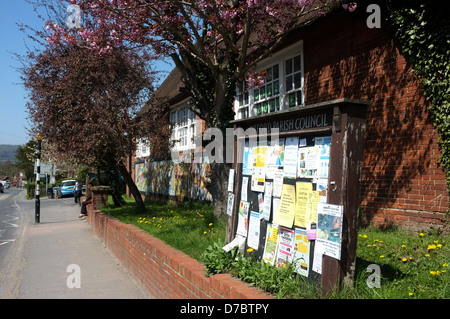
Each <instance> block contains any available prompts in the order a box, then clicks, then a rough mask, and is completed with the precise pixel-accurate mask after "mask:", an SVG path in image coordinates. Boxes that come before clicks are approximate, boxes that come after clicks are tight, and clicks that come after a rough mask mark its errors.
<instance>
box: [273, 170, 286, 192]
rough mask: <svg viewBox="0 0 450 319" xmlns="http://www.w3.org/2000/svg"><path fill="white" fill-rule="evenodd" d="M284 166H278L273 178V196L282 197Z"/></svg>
mask: <svg viewBox="0 0 450 319" xmlns="http://www.w3.org/2000/svg"><path fill="white" fill-rule="evenodd" d="M283 175H284V173H283V168H277V169H276V170H275V176H274V179H273V186H272V187H273V189H272V196H274V197H281V191H282V190H283Z"/></svg>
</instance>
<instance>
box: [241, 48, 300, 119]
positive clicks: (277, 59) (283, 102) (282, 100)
mask: <svg viewBox="0 0 450 319" xmlns="http://www.w3.org/2000/svg"><path fill="white" fill-rule="evenodd" d="M303 55H304V54H303V41H299V42H297V43H295V44H293V45H291V46H289V47H287V48H285V49H283V50H281V51H279V52H276V53H275V54H273V55H272V56H271V57H270V58H268V59H266V60H264V61H262V62H261V63H259V65H258V66H257V68H256V73H258V72H261V71H263V70H268V69H270V68H273V67H274V66H276V65H278V72H279V76H278V81H279V95H278V97H279V107H277V106H278V104H277V103H275V105H274V106H272V105H271V104H270V103H271V102H270V101H271V100H273V97H274V96H275V95H274V94H272V97H267V84H265V85H264V86H265V87H266V96H265V98H264V99H263V100H261V99H259V100H258V101H256V100H255V91H256V90H255V89H250V90H247V91H245V92H242V90H241V89H240V88H237V89H236V98H235V103H234V106H235V112H236V114H235V119H237V120H240V119H244V118H251V117H256V116H260V115H263V114H270V113H276V112H278V111H283V110H288V109H290V108H294V107H304V106H305V94H304V93H305V86H304V83H305V71H304V70H305V68H304V63H303ZM297 56H300V70H298V71H296V72H295V73H299V74H300V87H298V88H295V89H294V90H290V91H286V89H287V88H286V84H287V83H286V77H287V76H288V75H292V73H289V74H287V73H286V61H288V60H292V59H294V58H295V57H297ZM269 80H270V77H269ZM267 83H269V81H268V82H267ZM272 83H274V81H273V79H272ZM240 86H241V87H242V86H243V85H240ZM273 89H274V87H273V86H272V90H273ZM258 90H259V89H258ZM246 93H248V103H242V102H241V101H242V100H243V98H242V97H243V96H244V94H246ZM292 93H294V94H295V95H296V101H295V102H296V103H295V105H294V106H293V107H289V96H290V94H292ZM261 102H263V105H262V108H261V112H258V106H259V103H261ZM265 102H268V103H267V106H266V105H264V103H265ZM271 106H272V107H271ZM245 115H247V116H245Z"/></svg>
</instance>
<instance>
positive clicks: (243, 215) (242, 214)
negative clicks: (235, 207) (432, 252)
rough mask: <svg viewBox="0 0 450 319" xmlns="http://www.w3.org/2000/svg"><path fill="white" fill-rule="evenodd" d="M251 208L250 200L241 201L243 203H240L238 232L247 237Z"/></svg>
mask: <svg viewBox="0 0 450 319" xmlns="http://www.w3.org/2000/svg"><path fill="white" fill-rule="evenodd" d="M249 208H250V203H249V202H244V201H241V203H240V204H239V212H238V226H237V231H236V234H237V235H240V236H243V237H247V230H248V211H249Z"/></svg>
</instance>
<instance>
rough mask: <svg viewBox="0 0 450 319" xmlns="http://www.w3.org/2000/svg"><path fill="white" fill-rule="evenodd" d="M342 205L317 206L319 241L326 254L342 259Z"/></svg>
mask: <svg viewBox="0 0 450 319" xmlns="http://www.w3.org/2000/svg"><path fill="white" fill-rule="evenodd" d="M342 217H343V207H342V205H331V204H318V205H317V240H316V242H319V243H321V244H322V245H323V247H324V254H325V255H327V256H330V257H333V258H336V259H340V258H341V242H342Z"/></svg>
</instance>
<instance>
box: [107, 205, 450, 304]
mask: <svg viewBox="0 0 450 319" xmlns="http://www.w3.org/2000/svg"><path fill="white" fill-rule="evenodd" d="M126 202H127V203H126V205H124V206H122V207H119V208H114V207H112V205H110V208H105V209H103V210H102V211H103V212H104V213H106V214H109V215H112V216H114V217H115V218H117V219H119V220H120V221H122V222H124V223H128V224H133V225H135V226H137V227H139V228H141V229H143V230H144V231H146V232H148V233H149V234H151V235H153V236H155V237H157V238H159V239H161V240H163V241H164V242H165V243H167V244H168V245H170V246H172V247H174V248H176V249H178V250H180V251H182V252H184V253H185V254H187V255H189V256H191V257H193V258H195V259H197V260H199V261H201V262H203V263H204V264H205V266H206V268H207V272H208V273H210V274H213V273H219V272H231V273H232V274H233V275H234V276H236V277H238V278H240V279H241V280H243V281H246V282H248V283H250V284H252V285H256V286H258V287H260V288H262V289H264V290H265V291H267V292H270V293H272V294H274V295H275V296H276V297H278V298H320V290H319V289H318V287H317V285H313V284H311V283H309V282H307V281H306V280H305V279H304V278H303V277H302V276H300V275H296V274H295V273H294V272H293V268H292V267H287V268H286V269H280V268H276V267H272V266H270V267H269V266H267V265H264V264H261V263H259V262H257V261H256V260H254V259H251V258H250V259H244V258H242V259H238V260H236V258H235V256H233V258H230V256H229V254H225V253H224V252H223V250H222V249H221V247H222V246H223V244H224V238H225V230H226V221H225V220H224V219H217V218H216V217H215V216H214V212H213V208H212V207H211V206H210V205H206V204H198V203H194V204H189V203H187V204H178V205H171V204H167V203H154V202H152V203H147V204H146V208H147V213H146V215H140V214H139V213H138V212H137V210H136V209H135V204H134V200H133V199H130V198H126ZM358 236H359V237H358V248H357V260H356V272H355V285H354V287H353V288H344V289H341V290H340V291H337V292H335V293H334V294H332V295H330V296H329V297H330V298H341V299H410V298H413V299H414V298H417V299H438V298H446V299H448V298H450V273H449V266H448V265H449V264H450V246H449V236H448V235H442V234H441V235H440V234H437V233H436V232H434V233H433V232H430V233H427V232H421V233H419V234H414V233H408V232H405V231H401V230H397V229H389V230H379V229H376V228H368V229H361V230H360V231H359V235H358ZM370 265H372V266H370ZM369 266H370V267H369ZM368 267H369V268H368ZM375 268H378V269H379V270H380V277H379V279H380V280H379V285H377V278H376V277H375V276H374V274H375V272H374V270H373V269H375ZM371 269H372V270H371ZM368 283H369V284H368ZM370 286H371V287H372V288H371V287H370Z"/></svg>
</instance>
